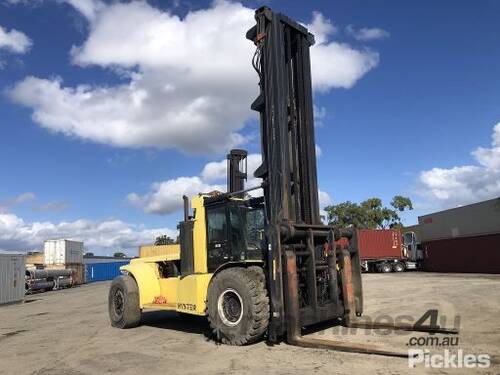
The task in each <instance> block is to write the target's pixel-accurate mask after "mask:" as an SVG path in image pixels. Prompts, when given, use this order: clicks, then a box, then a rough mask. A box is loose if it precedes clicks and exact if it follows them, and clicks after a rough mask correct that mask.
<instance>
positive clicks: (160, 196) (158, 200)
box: [127, 176, 225, 214]
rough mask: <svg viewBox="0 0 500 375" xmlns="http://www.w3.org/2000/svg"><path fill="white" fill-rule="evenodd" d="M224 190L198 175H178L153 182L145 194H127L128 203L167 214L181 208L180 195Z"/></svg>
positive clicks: (148, 210) (154, 212)
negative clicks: (177, 176)
mask: <svg viewBox="0 0 500 375" xmlns="http://www.w3.org/2000/svg"><path fill="white" fill-rule="evenodd" d="M214 190H218V191H223V190H225V188H224V186H223V185H211V184H208V183H206V182H204V181H203V180H202V179H201V178H200V177H198V176H194V177H179V178H176V179H172V180H167V181H163V182H155V183H154V184H153V185H152V186H151V191H150V192H149V193H147V194H145V195H139V194H137V193H131V194H129V195H128V196H127V199H128V200H129V202H130V203H132V204H133V205H135V206H137V207H141V208H142V209H143V210H144V211H145V212H148V213H153V214H167V213H171V212H175V211H177V210H180V209H181V208H182V196H183V195H186V196H188V197H189V198H191V197H192V196H194V195H196V194H198V193H209V192H211V191H214Z"/></svg>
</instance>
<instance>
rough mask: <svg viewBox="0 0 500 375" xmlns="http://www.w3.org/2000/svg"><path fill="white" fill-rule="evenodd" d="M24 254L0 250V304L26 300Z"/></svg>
mask: <svg viewBox="0 0 500 375" xmlns="http://www.w3.org/2000/svg"><path fill="white" fill-rule="evenodd" d="M25 273H26V266H25V259H24V255H23V254H18V253H9V252H1V251H0V305H2V304H5V303H13V302H20V301H23V300H24V277H25Z"/></svg>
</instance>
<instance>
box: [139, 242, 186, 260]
mask: <svg viewBox="0 0 500 375" xmlns="http://www.w3.org/2000/svg"><path fill="white" fill-rule="evenodd" d="M180 251H181V246H180V245H179V244H173V245H159V246H155V245H143V246H140V247H139V257H140V258H147V257H156V256H163V255H175V254H180Z"/></svg>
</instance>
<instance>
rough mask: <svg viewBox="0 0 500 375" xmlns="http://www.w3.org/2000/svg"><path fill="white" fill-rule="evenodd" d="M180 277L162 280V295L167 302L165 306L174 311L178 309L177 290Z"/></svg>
mask: <svg viewBox="0 0 500 375" xmlns="http://www.w3.org/2000/svg"><path fill="white" fill-rule="evenodd" d="M179 280H180V277H169V278H167V279H160V294H161V296H162V297H164V298H165V300H166V301H167V302H166V303H165V305H167V307H168V308H170V309H172V310H176V309H177V290H178V288H179Z"/></svg>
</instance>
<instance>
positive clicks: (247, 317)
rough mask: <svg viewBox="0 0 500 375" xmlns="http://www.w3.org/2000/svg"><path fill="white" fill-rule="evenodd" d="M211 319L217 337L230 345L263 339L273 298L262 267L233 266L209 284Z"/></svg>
mask: <svg viewBox="0 0 500 375" xmlns="http://www.w3.org/2000/svg"><path fill="white" fill-rule="evenodd" d="M208 320H209V322H210V327H211V329H212V331H213V333H214V335H215V337H216V338H217V340H219V341H222V342H223V343H224V344H228V345H246V344H250V343H252V342H255V341H257V340H259V339H260V338H261V337H262V336H263V335H264V333H265V332H266V330H267V325H268V322H269V299H268V297H267V290H266V284H265V277H264V272H263V271H262V268H260V267H250V268H248V269H246V268H240V267H237V268H229V269H226V270H223V271H221V272H220V273H218V274H217V275H215V276H214V278H213V279H212V281H211V282H210V286H209V288H208Z"/></svg>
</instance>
